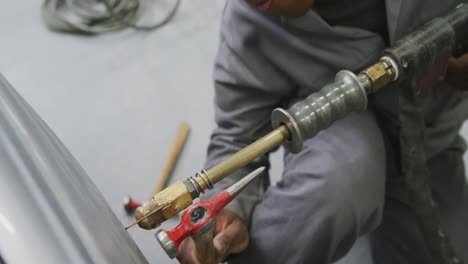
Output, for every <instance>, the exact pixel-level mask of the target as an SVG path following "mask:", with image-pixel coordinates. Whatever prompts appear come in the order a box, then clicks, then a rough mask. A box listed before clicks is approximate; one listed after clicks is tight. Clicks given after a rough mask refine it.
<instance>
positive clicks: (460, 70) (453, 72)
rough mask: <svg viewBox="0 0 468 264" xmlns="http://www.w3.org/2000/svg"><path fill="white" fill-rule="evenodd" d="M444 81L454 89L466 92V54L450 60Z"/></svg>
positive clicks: (467, 77)
mask: <svg viewBox="0 0 468 264" xmlns="http://www.w3.org/2000/svg"><path fill="white" fill-rule="evenodd" d="M445 81H446V82H447V83H448V84H450V85H451V86H452V87H453V88H455V89H458V90H463V91H468V53H467V54H465V55H463V56H461V57H460V58H458V59H455V58H452V59H450V61H449V64H448V68H447V75H446V76H445Z"/></svg>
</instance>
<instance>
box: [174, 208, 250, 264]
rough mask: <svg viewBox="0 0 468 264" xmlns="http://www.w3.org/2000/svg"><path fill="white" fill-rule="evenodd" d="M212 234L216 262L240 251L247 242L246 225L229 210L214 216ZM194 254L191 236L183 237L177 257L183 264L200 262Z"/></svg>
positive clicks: (245, 246)
mask: <svg viewBox="0 0 468 264" xmlns="http://www.w3.org/2000/svg"><path fill="white" fill-rule="evenodd" d="M214 236H215V237H214V240H213V243H214V247H215V249H216V252H217V254H216V256H217V263H219V262H221V261H222V260H223V259H224V258H226V257H227V256H229V255H230V254H236V253H240V252H242V251H243V250H244V249H245V248H247V245H248V244H249V233H248V231H247V227H246V226H245V225H244V224H243V223H242V221H241V220H240V219H239V217H237V215H236V214H235V213H233V212H231V211H229V210H223V211H221V212H220V213H219V215H218V217H217V218H216V223H215V226H214ZM196 255H197V252H196V249H195V244H194V242H193V240H192V239H191V238H187V239H185V240H184V242H182V244H181V245H180V247H179V255H178V256H177V259H178V260H179V261H180V263H183V264H200V262H199V261H198V259H197V256H196ZM203 264H204V263H203ZM208 264H214V263H208Z"/></svg>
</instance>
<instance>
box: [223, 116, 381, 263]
mask: <svg viewBox="0 0 468 264" xmlns="http://www.w3.org/2000/svg"><path fill="white" fill-rule="evenodd" d="M384 178H385V150H384V146H383V140H382V137H381V133H380V130H379V128H378V126H377V125H376V121H375V118H374V116H373V115H372V114H371V113H370V112H365V113H359V114H351V115H349V116H347V117H346V118H345V119H343V120H340V121H338V122H336V123H335V124H334V125H333V126H332V127H330V128H328V129H327V130H325V131H323V132H321V133H319V134H318V135H317V136H316V137H314V138H313V139H310V140H307V141H306V142H305V144H304V149H303V151H302V152H301V153H299V154H296V155H294V154H291V153H286V154H285V168H284V173H283V178H282V180H281V181H280V182H279V183H278V184H277V186H272V187H270V188H269V189H268V190H267V192H266V194H265V196H264V197H263V200H262V201H261V202H260V204H259V205H258V206H257V207H256V209H255V211H254V214H253V219H252V223H251V230H250V234H251V241H250V244H249V247H248V249H247V250H246V251H245V252H244V253H243V254H241V255H240V256H238V257H237V258H235V259H233V261H232V262H233V263H318V264H319V263H330V262H332V261H335V260H337V259H339V258H340V257H342V256H343V255H345V254H346V253H347V252H348V250H349V249H350V248H351V246H352V245H353V243H354V242H355V240H356V239H357V237H358V236H360V235H362V234H364V233H366V232H369V231H370V230H372V229H374V228H375V227H376V226H377V225H378V224H379V223H380V219H381V211H382V207H383V199H384V198H383V197H384Z"/></svg>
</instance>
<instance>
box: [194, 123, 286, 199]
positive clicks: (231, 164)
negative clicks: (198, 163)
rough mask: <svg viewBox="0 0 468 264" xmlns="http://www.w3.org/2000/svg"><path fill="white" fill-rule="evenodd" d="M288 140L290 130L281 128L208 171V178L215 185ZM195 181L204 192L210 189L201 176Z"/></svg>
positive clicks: (284, 127)
mask: <svg viewBox="0 0 468 264" xmlns="http://www.w3.org/2000/svg"><path fill="white" fill-rule="evenodd" d="M288 138H289V131H288V129H287V128H286V126H280V127H278V128H277V129H275V130H273V131H272V132H270V133H269V134H267V135H265V136H264V137H262V138H260V139H259V140H257V141H255V142H254V143H252V144H250V145H248V146H247V147H245V148H243V149H242V150H240V151H239V152H237V153H236V154H234V155H232V156H231V157H229V158H228V159H226V160H224V161H222V162H220V163H218V164H216V165H215V166H213V167H211V168H210V169H208V170H207V171H206V176H207V177H209V181H211V183H212V184H215V183H217V182H219V181H221V180H222V179H224V178H225V177H226V176H228V175H230V174H232V173H233V172H235V171H237V170H238V169H240V168H242V167H244V166H245V165H247V164H249V163H250V162H251V161H253V160H254V159H256V158H258V157H259V156H261V155H263V154H265V153H266V152H268V151H270V150H272V149H274V148H276V147H277V146H279V145H281V144H282V143H283V142H284V141H286V140H287V139H288ZM195 180H197V182H198V183H199V184H200V187H201V188H202V189H203V191H204V190H206V189H209V188H210V186H209V184H208V183H206V180H204V179H203V178H202V176H201V175H197V176H195ZM198 194H199V193H198Z"/></svg>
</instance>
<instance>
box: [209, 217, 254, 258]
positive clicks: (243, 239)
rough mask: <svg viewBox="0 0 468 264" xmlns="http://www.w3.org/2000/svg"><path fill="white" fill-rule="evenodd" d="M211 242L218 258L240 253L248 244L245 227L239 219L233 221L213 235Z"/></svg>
mask: <svg viewBox="0 0 468 264" xmlns="http://www.w3.org/2000/svg"><path fill="white" fill-rule="evenodd" d="M213 244H214V247H215V249H216V252H217V255H218V257H219V259H220V260H223V259H224V258H226V257H227V256H229V255H230V254H233V253H240V252H242V251H243V250H244V249H245V248H246V247H247V245H248V244H249V235H248V232H247V228H246V227H245V226H244V225H243V224H242V222H241V221H235V222H234V223H232V224H230V225H228V226H227V227H226V229H224V230H223V231H222V232H220V233H218V234H217V235H216V236H215V238H214V239H213Z"/></svg>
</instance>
